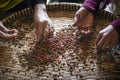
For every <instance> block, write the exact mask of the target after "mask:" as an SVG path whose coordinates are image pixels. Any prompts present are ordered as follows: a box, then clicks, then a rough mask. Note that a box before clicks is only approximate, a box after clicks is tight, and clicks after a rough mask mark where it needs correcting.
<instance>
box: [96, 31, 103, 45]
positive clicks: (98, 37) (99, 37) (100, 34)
mask: <svg viewBox="0 0 120 80" xmlns="http://www.w3.org/2000/svg"><path fill="white" fill-rule="evenodd" d="M102 36H103V34H102V33H99V34H98V36H97V39H96V44H97V43H98V42H99V41H100V39H101V38H102Z"/></svg>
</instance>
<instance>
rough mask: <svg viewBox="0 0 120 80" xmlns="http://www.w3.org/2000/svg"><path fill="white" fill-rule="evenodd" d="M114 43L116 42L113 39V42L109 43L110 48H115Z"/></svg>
mask: <svg viewBox="0 0 120 80" xmlns="http://www.w3.org/2000/svg"><path fill="white" fill-rule="evenodd" d="M114 44H115V42H114V41H112V42H110V43H109V50H112V48H113V46H114Z"/></svg>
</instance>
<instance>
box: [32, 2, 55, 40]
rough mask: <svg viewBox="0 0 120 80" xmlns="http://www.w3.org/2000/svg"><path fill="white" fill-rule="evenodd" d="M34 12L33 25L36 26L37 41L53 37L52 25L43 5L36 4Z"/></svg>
mask: <svg viewBox="0 0 120 80" xmlns="http://www.w3.org/2000/svg"><path fill="white" fill-rule="evenodd" d="M35 9H36V11H35V13H34V23H35V26H36V36H37V40H38V41H40V40H41V39H43V38H44V39H47V38H50V37H51V36H52V35H53V31H54V29H53V25H52V21H51V20H50V18H49V16H48V14H47V11H46V8H45V5H44V4H38V5H37V6H36V7H35Z"/></svg>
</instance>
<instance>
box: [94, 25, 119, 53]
mask: <svg viewBox="0 0 120 80" xmlns="http://www.w3.org/2000/svg"><path fill="white" fill-rule="evenodd" d="M118 38H119V36H118V33H117V32H116V31H115V29H114V28H113V26H112V25H109V26H107V27H106V28H104V29H102V30H101V31H100V32H99V34H98V36H97V40H96V46H97V51H104V50H105V49H109V50H111V49H112V47H113V46H114V44H115V43H116V42H117V40H118Z"/></svg>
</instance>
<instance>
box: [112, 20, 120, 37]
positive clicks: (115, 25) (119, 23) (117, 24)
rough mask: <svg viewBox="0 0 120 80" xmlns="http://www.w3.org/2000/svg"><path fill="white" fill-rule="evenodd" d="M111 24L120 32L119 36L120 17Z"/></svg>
mask: <svg viewBox="0 0 120 80" xmlns="http://www.w3.org/2000/svg"><path fill="white" fill-rule="evenodd" d="M111 25H112V26H113V27H114V29H115V30H116V31H117V33H118V34H119V36H120V18H119V19H117V20H115V21H113V22H112V23H111Z"/></svg>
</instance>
